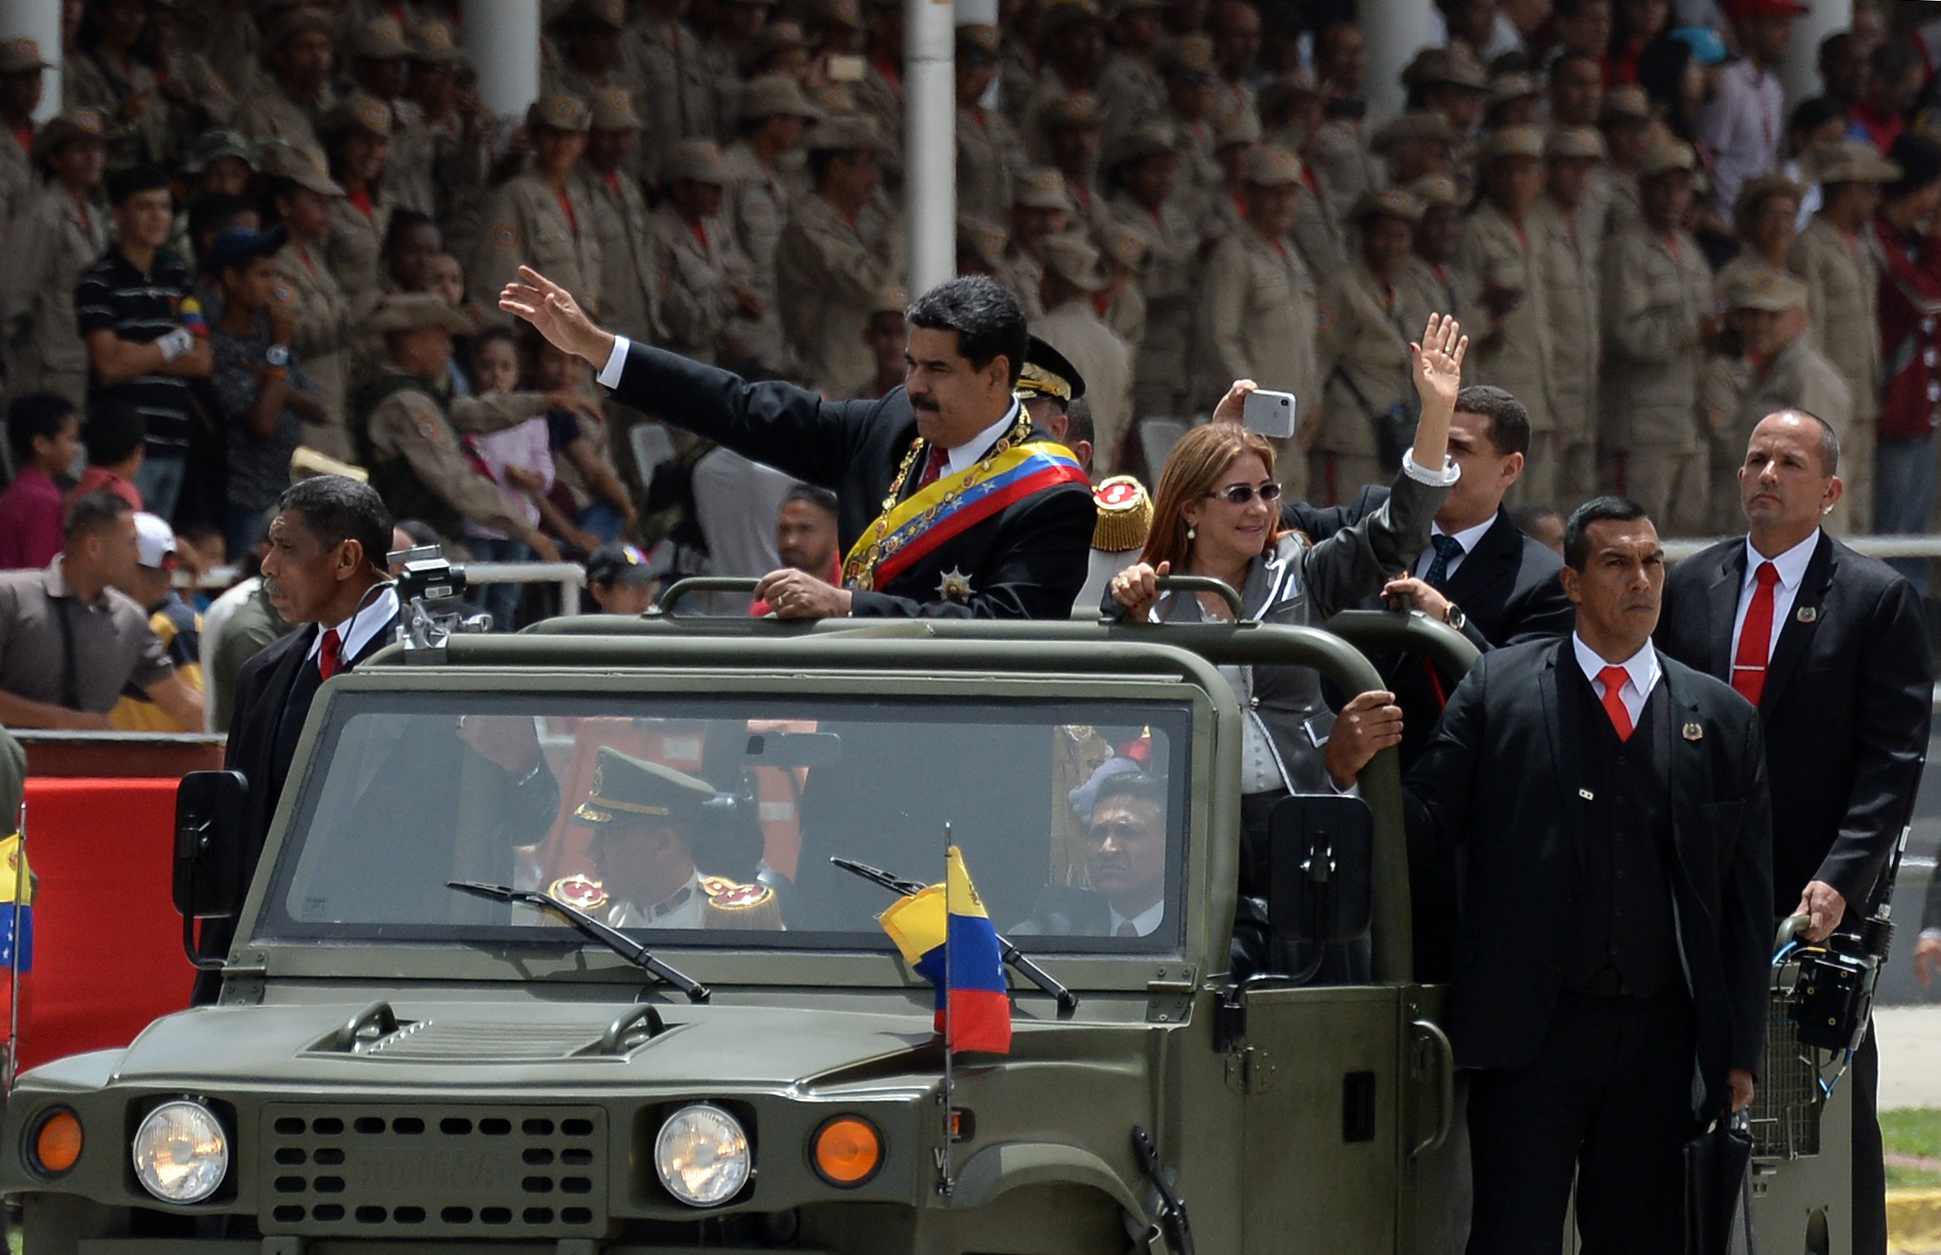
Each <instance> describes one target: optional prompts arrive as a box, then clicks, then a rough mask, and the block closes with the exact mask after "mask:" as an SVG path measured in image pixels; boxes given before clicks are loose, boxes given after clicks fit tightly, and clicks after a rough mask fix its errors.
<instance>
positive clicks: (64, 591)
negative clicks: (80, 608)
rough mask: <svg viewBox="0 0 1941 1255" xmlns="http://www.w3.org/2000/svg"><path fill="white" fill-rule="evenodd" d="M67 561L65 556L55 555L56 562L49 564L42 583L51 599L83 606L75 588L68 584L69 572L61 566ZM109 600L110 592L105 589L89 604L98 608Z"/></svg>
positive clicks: (42, 577)
mask: <svg viewBox="0 0 1941 1255" xmlns="http://www.w3.org/2000/svg"><path fill="white" fill-rule="evenodd" d="M66 560H67V557H66V555H65V554H58V553H57V554H55V555H54V560H53V561H52V562H50V563H48V564H47V570H46V571H45V572H44V573H43V574H42V576H41V582H42V583H43V584H44V585H45V586H46V588H47V595H48V596H49V597H59V598H61V599H63V600H68V599H72V600H73V601H74V603H75V604H76V605H81V604H82V602H81V598H80V597H79V596H77V595H76V594H75V591H74V586H73V585H71V584H69V583H68V582H67V571H66V570H65V569H64V568H63V567H62V565H61V564H62V563H63V562H65V561H66ZM107 599H108V590H107V589H106V588H103V589H102V590H101V595H100V596H99V597H96V598H95V599H94V601H93V602H92V603H88V604H89V605H90V607H92V606H98V605H100V604H101V603H103V602H105V601H106V600H107Z"/></svg>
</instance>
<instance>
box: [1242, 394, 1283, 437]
mask: <svg viewBox="0 0 1941 1255" xmlns="http://www.w3.org/2000/svg"><path fill="white" fill-rule="evenodd" d="M1240 421H1241V424H1242V425H1243V426H1245V427H1246V429H1247V430H1248V431H1251V432H1258V433H1259V434H1260V435H1263V436H1268V437H1271V438H1273V439H1275V440H1286V439H1289V438H1290V437H1292V436H1293V435H1294V394H1293V393H1291V392H1269V391H1267V390H1266V389H1265V388H1256V389H1254V391H1252V392H1249V393H1248V394H1247V407H1246V409H1245V410H1243V411H1241V416H1240Z"/></svg>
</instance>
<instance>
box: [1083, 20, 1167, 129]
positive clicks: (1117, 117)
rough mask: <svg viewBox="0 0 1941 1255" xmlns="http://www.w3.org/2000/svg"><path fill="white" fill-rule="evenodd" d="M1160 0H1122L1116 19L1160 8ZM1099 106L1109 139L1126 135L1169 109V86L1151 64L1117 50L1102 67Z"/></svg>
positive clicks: (1108, 55) (1107, 58) (1097, 89)
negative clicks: (1103, 113)
mask: <svg viewBox="0 0 1941 1255" xmlns="http://www.w3.org/2000/svg"><path fill="white" fill-rule="evenodd" d="M1160 7H1161V4H1160V0H1119V3H1117V4H1116V5H1114V6H1113V17H1114V18H1115V19H1116V18H1118V17H1119V16H1120V15H1122V14H1124V13H1125V12H1126V11H1127V10H1129V9H1157V8H1160ZM1094 90H1096V91H1097V92H1098V97H1099V106H1100V107H1101V108H1102V109H1104V110H1105V133H1106V136H1107V137H1108V138H1110V137H1112V136H1115V135H1123V134H1125V133H1126V132H1127V131H1130V130H1131V129H1132V128H1133V127H1135V126H1138V125H1139V124H1140V123H1142V122H1144V121H1145V120H1146V119H1148V118H1150V117H1152V116H1153V115H1154V114H1156V113H1158V112H1160V111H1161V110H1163V109H1164V108H1165V107H1166V85H1165V84H1164V83H1162V82H1160V81H1159V72H1158V71H1157V70H1155V69H1154V68H1153V65H1152V63H1151V62H1150V61H1148V60H1146V59H1145V58H1143V57H1135V56H1133V55H1132V54H1131V53H1129V52H1127V51H1125V50H1124V49H1122V48H1120V49H1114V50H1113V51H1112V52H1110V53H1108V54H1107V55H1106V58H1105V64H1104V65H1103V66H1101V67H1099V81H1098V86H1097V87H1096V88H1095V89H1094Z"/></svg>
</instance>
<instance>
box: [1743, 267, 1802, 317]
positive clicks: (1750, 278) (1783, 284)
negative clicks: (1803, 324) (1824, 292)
mask: <svg viewBox="0 0 1941 1255" xmlns="http://www.w3.org/2000/svg"><path fill="white" fill-rule="evenodd" d="M1806 297H1807V292H1806V285H1805V284H1804V283H1801V282H1800V281H1799V280H1798V279H1795V278H1793V276H1791V275H1787V274H1780V273H1779V272H1777V271H1771V270H1768V271H1762V272H1760V273H1757V274H1749V275H1741V276H1740V277H1738V278H1737V279H1734V280H1733V281H1732V283H1730V284H1729V285H1727V287H1726V292H1725V305H1726V308H1727V309H1761V310H1785V309H1805V308H1806Z"/></svg>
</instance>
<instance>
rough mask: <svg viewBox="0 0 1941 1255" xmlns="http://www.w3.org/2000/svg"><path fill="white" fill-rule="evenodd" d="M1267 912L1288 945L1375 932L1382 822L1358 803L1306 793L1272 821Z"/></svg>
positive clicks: (1284, 802)
mask: <svg viewBox="0 0 1941 1255" xmlns="http://www.w3.org/2000/svg"><path fill="white" fill-rule="evenodd" d="M1267 836H1268V855H1267V886H1268V888H1267V913H1268V921H1269V925H1270V926H1271V927H1272V929H1273V931H1274V935H1275V936H1276V937H1278V938H1280V939H1281V940H1283V941H1295V942H1304V943H1307V944H1309V945H1314V946H1319V945H1323V944H1326V943H1329V942H1342V941H1350V940H1352V939H1354V938H1356V937H1359V936H1360V935H1361V934H1362V933H1364V932H1366V931H1368V924H1369V919H1370V917H1371V916H1372V914H1373V911H1374V852H1375V816H1374V813H1373V812H1372V811H1370V810H1369V809H1368V804H1367V803H1366V802H1364V801H1362V800H1361V799H1360V798H1358V797H1337V796H1333V795H1326V794H1313V793H1302V794H1295V795H1293V796H1291V797H1285V798H1282V799H1281V800H1280V801H1279V802H1276V803H1275V804H1274V809H1273V810H1272V811H1271V812H1270V813H1269V814H1268V817H1267Z"/></svg>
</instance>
